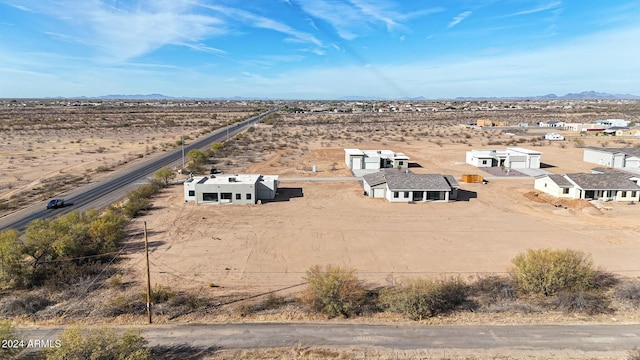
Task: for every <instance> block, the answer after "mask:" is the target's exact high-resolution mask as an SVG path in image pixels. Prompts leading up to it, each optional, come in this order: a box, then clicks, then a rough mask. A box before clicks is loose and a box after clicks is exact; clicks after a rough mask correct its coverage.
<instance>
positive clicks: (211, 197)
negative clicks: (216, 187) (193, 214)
mask: <svg viewBox="0 0 640 360" xmlns="http://www.w3.org/2000/svg"><path fill="white" fill-rule="evenodd" d="M202 201H218V193H202Z"/></svg>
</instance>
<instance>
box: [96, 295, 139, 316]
mask: <svg viewBox="0 0 640 360" xmlns="http://www.w3.org/2000/svg"><path fill="white" fill-rule="evenodd" d="M146 309H147V307H146V299H145V300H144V301H141V300H140V297H139V296H118V297H115V298H111V299H110V300H107V301H106V302H105V303H104V305H103V306H101V307H100V308H99V309H98V310H97V311H98V315H102V316H105V317H116V316H119V315H126V314H138V315H142V314H146V311H147V310H146Z"/></svg>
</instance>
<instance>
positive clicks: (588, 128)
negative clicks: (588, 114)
mask: <svg viewBox="0 0 640 360" xmlns="http://www.w3.org/2000/svg"><path fill="white" fill-rule="evenodd" d="M563 128H564V129H565V130H568V131H576V132H594V131H595V132H597V131H604V129H606V128H607V127H606V126H604V125H601V124H584V123H565V124H564V127H563Z"/></svg>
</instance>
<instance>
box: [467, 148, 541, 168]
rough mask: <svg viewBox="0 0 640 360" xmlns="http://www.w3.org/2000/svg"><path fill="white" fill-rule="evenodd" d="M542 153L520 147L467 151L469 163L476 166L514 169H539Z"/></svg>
mask: <svg viewBox="0 0 640 360" xmlns="http://www.w3.org/2000/svg"><path fill="white" fill-rule="evenodd" d="M541 154H542V153H541V152H539V151H535V150H529V149H525V148H520V147H512V148H507V149H506V150H504V151H500V150H471V151H467V155H466V162H467V164H470V165H473V166H475V167H494V166H505V167H510V168H512V169H539V168H540V155H541Z"/></svg>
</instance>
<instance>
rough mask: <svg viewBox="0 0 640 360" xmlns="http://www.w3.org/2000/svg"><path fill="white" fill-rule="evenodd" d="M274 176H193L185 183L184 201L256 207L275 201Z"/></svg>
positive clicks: (276, 183)
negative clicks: (261, 202)
mask: <svg viewBox="0 0 640 360" xmlns="http://www.w3.org/2000/svg"><path fill="white" fill-rule="evenodd" d="M277 190H278V176H277V175H258V174H236V175H211V176H196V177H192V178H190V179H188V180H187V181H185V182H184V201H195V202H196V204H255V203H257V201H258V200H271V199H273V198H275V196H276V191H277Z"/></svg>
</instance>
